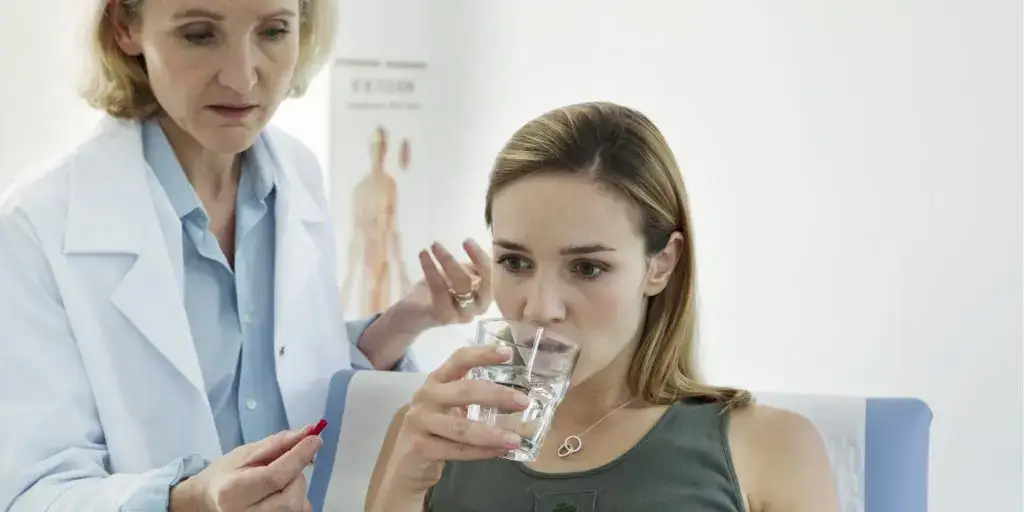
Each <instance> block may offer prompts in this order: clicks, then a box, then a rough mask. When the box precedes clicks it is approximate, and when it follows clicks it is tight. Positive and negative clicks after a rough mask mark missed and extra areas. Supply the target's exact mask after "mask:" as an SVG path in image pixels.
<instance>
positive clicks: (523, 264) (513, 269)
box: [498, 255, 530, 274]
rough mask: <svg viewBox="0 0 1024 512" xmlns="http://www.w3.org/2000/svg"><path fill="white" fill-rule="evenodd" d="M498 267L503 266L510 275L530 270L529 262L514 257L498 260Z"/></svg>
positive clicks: (509, 256)
mask: <svg viewBox="0 0 1024 512" xmlns="http://www.w3.org/2000/svg"><path fill="white" fill-rule="evenodd" d="M498 265H501V266H502V268H504V269H505V271H507V272H508V273H510V274H516V273H519V272H522V271H524V270H529V268H530V265H529V262H527V261H526V260H524V259H523V258H520V257H519V256H513V255H508V256H502V257H500V258H498Z"/></svg>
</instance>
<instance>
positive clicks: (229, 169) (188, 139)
mask: <svg viewBox="0 0 1024 512" xmlns="http://www.w3.org/2000/svg"><path fill="white" fill-rule="evenodd" d="M159 123H160V126H161V128H163V130H164V133H165V134H166V135H167V140H168V141H169V142H170V144H171V148H172V149H173V150H174V154H175V156H176V157H177V158H178V163H179V164H180V165H181V169H182V171H184V173H185V177H186V178H187V179H188V181H189V183H191V184H192V188H194V189H195V191H196V194H197V195H198V196H199V197H200V198H202V199H203V200H216V199H217V198H221V197H224V196H233V195H234V190H235V188H236V187H237V186H238V178H239V175H240V174H241V169H242V166H241V163H242V158H241V155H237V154H223V153H215V152H213V151H210V150H208V149H206V148H204V147H203V146H202V145H201V144H200V143H199V142H198V141H196V140H195V139H194V138H193V137H192V136H191V135H189V134H188V133H187V132H185V130H182V129H181V127H179V126H178V125H177V124H176V123H175V122H174V121H172V120H170V119H168V118H166V117H164V118H161V119H160V120H159Z"/></svg>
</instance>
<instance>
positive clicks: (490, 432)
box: [413, 412, 521, 450]
mask: <svg viewBox="0 0 1024 512" xmlns="http://www.w3.org/2000/svg"><path fill="white" fill-rule="evenodd" d="M413 424H414V425H416V426H419V427H420V428H422V429H423V430H424V431H425V432H427V433H429V434H431V435H434V436H437V437H440V438H443V439H447V440H449V441H452V442H455V443H457V444H464V445H468V446H473V447H476V448H485V449H488V450H511V449H513V448H518V447H519V444H520V442H521V441H520V437H519V435H518V434H516V433H515V432H510V431H508V430H504V429H502V428H500V427H496V426H492V425H488V424H486V423H484V422H481V421H472V420H470V419H469V418H467V417H465V416H452V415H450V414H445V413H442V412H426V413H423V414H419V415H416V416H415V417H414V418H413Z"/></svg>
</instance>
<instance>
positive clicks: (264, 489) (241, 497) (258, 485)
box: [228, 436, 323, 504]
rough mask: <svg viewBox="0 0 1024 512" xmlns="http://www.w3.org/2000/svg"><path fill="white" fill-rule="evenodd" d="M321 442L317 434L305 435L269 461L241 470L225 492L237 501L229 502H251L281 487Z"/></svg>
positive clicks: (309, 460)
mask: <svg viewBox="0 0 1024 512" xmlns="http://www.w3.org/2000/svg"><path fill="white" fill-rule="evenodd" d="M322 444H323V440H322V439H320V437H319V436H307V437H304V438H303V439H302V441H299V443H298V444H296V445H295V446H294V447H292V449H291V450H288V451H287V452H286V453H284V454H283V455H281V456H280V457H278V458H277V459H275V460H274V461H273V462H271V463H270V464H267V465H266V466H259V467H252V468H246V469H244V470H242V471H241V472H239V473H238V475H237V477H236V478H235V480H234V481H233V482H232V483H231V488H230V491H228V492H230V493H231V494H232V496H233V497H234V498H235V500H237V501H232V502H243V501H244V502H245V503H249V504H252V503H256V502H258V501H259V500H262V499H263V498H265V497H267V496H270V495H271V494H274V493H277V492H279V491H281V490H283V489H284V488H285V487H287V486H288V484H290V483H291V481H292V480H294V479H295V478H296V477H298V476H301V475H302V470H303V469H305V468H306V466H309V465H310V464H312V463H313V457H314V456H315V455H316V452H317V450H319V449H320V446H321V445H322Z"/></svg>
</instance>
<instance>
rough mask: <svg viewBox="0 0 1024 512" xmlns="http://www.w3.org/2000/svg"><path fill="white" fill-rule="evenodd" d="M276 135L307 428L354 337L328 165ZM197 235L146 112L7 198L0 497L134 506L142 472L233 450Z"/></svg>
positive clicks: (17, 503)
mask: <svg viewBox="0 0 1024 512" xmlns="http://www.w3.org/2000/svg"><path fill="white" fill-rule="evenodd" d="M265 133H266V134H267V141H268V145H269V147H270V151H271V153H272V154H273V155H275V157H276V160H277V163H278V168H279V171H278V175H277V182H276V183H277V187H278V189H277V190H278V192H277V203H276V205H277V206H276V208H277V254H276V258H277V259H276V271H275V277H274V280H275V297H274V320H275V333H274V344H275V354H279V356H278V357H277V375H276V378H277V380H278V384H279V385H280V389H281V394H282V397H283V399H284V405H285V410H286V413H287V416H288V421H289V423H290V424H291V426H292V427H293V428H297V427H299V426H302V425H306V424H309V423H312V422H314V421H316V420H317V419H318V418H319V417H320V415H321V414H323V408H324V404H325V399H326V393H327V387H328V382H329V379H330V378H331V376H332V374H334V373H335V372H336V371H337V370H339V369H342V368H348V367H350V357H351V356H350V354H349V350H350V345H349V341H348V339H347V336H346V330H345V324H344V321H343V320H342V318H341V313H340V307H339V296H338V289H337V286H336V282H337V281H336V279H335V277H336V269H335V246H334V237H333V233H332V224H331V221H330V210H329V208H328V205H327V203H326V200H325V197H324V191H323V185H322V176H321V173H320V167H319V165H318V164H317V161H316V159H315V157H314V156H313V155H312V153H311V152H310V151H309V150H308V149H307V148H305V147H304V146H303V145H302V144H301V143H300V142H298V141H297V140H295V139H293V138H292V137H290V136H289V135H286V134H285V133H284V132H281V131H279V130H277V129H274V128H268V129H267V131H266V132H265ZM181 244H182V240H181V225H180V222H179V219H178V217H177V216H176V215H175V214H174V212H173V210H172V208H171V204H170V202H169V200H168V199H167V197H166V195H165V194H164V193H163V190H162V188H161V187H160V185H159V183H158V182H157V181H156V180H155V178H154V176H153V174H152V172H150V171H149V168H148V165H147V164H146V162H145V160H144V158H143V153H142V144H141V130H140V125H139V124H138V123H137V122H129V121H116V120H113V119H105V120H104V122H103V123H102V124H101V126H100V128H99V129H98V130H97V131H96V133H95V134H94V135H93V136H92V137H91V138H90V139H89V140H87V141H86V142H85V143H84V144H82V145H81V146H79V147H78V149H77V150H75V151H74V152H73V153H72V154H70V155H69V156H68V157H67V158H65V159H64V160H63V161H62V162H61V163H60V164H59V165H57V166H56V167H55V168H52V169H50V170H48V171H47V172H46V173H43V174H42V175H40V176H38V177H37V178H36V179H35V180H33V181H31V182H29V183H25V184H23V185H20V186H16V187H15V189H13V190H11V191H9V193H8V194H7V195H6V197H4V198H3V199H0V510H5V509H6V508H7V507H8V506H12V504H13V510H18V511H31V512H38V511H41V510H61V511H65V510H66V511H75V512H81V511H92V510H95V511H100V510H102V511H105V512H106V511H114V510H121V508H120V504H121V503H122V500H124V499H125V498H126V497H127V496H128V495H130V494H131V493H132V492H133V489H134V487H135V486H136V485H137V484H138V483H139V482H140V480H139V476H138V475H139V474H141V473H144V472H146V471H149V470H153V469H155V468H158V467H161V466H164V465H166V464H168V463H170V462H172V461H174V460H176V459H178V458H180V457H182V456H184V455H186V454H189V453H196V454H200V455H202V456H205V457H207V458H209V459H216V458H217V457H219V456H220V455H221V447H220V442H219V440H218V436H217V429H216V427H215V425H214V420H213V416H212V413H211V410H210V405H209V403H208V400H207V396H206V392H205V387H204V384H203V376H202V373H201V372H200V368H199V364H198V361H197V356H196V351H195V348H194V346H193V342H192V338H191V335H190V330H189V324H188V321H187V318H186V316H185V309H184V306H183V281H182V249H181ZM267 378H273V376H267ZM111 473H116V474H117V475H115V476H108V475H109V474H111ZM30 485H31V486H32V487H31V488H30V489H29V490H27V491H25V489H26V487H28V486H30ZM19 495H20V497H18V496H19Z"/></svg>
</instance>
